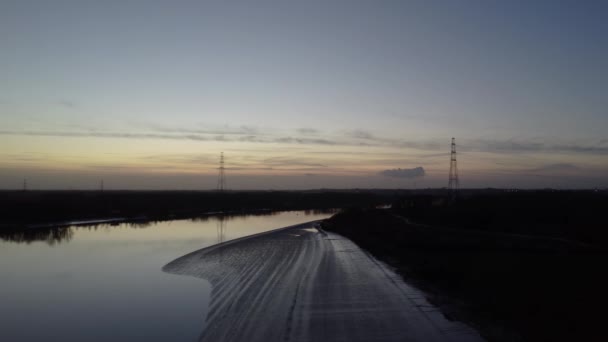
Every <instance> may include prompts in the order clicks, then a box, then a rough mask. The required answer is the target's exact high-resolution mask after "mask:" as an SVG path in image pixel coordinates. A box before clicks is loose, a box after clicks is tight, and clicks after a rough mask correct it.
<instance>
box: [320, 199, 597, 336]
mask: <svg viewBox="0 0 608 342" xmlns="http://www.w3.org/2000/svg"><path fill="white" fill-rule="evenodd" d="M607 204H608V201H607V197H606V195H605V194H603V193H594V192H559V193H556V192H546V191H545V192H524V193H502V194H496V193H493V194H488V193H484V194H469V196H464V197H462V198H459V199H457V200H456V201H455V202H449V201H446V200H445V198H442V197H440V196H432V195H422V196H418V195H417V196H409V197H403V198H401V199H400V200H399V201H397V202H396V203H395V205H394V206H393V208H392V209H390V210H378V209H352V210H347V211H344V212H342V213H339V214H336V215H335V216H333V217H332V218H331V219H329V220H327V221H326V222H325V223H324V227H325V228H326V229H327V230H331V231H335V232H337V233H339V234H342V235H344V236H347V237H349V238H350V239H352V240H353V241H355V242H356V243H357V244H359V245H360V246H361V247H363V248H366V249H367V250H369V251H371V252H372V253H373V254H375V255H376V256H377V257H379V258H381V259H382V260H384V261H386V262H388V263H389V264H391V265H393V266H395V267H396V268H397V270H398V271H399V273H401V274H402V276H403V277H404V278H406V279H407V280H408V281H410V282H414V283H415V284H417V285H419V286H420V287H422V288H423V289H424V290H426V291H427V292H428V293H429V294H430V296H431V300H432V301H434V302H435V304H437V305H439V306H441V307H442V308H443V311H444V312H445V313H446V314H447V315H448V316H452V317H454V318H457V319H460V320H464V321H467V322H469V323H470V324H472V325H474V326H476V327H477V328H478V329H480V331H481V333H482V334H483V335H484V337H486V338H487V339H488V340H490V341H607V340H608V331H607V330H606V329H605V327H604V321H605V317H606V313H605V310H606V307H607V306H608V294H607V293H606V291H607V290H608V268H607V267H606V266H607V265H608V252H607V251H608V243H607V241H608V239H607V238H606V237H607V236H608V232H607V228H608V225H607V224H606V222H605V219H604V217H603V213H604V212H605V210H606V208H607Z"/></svg>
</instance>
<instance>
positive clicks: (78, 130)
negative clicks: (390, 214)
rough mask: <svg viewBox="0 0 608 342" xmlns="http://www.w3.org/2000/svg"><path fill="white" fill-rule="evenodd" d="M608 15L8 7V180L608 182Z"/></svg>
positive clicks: (182, 4)
mask: <svg viewBox="0 0 608 342" xmlns="http://www.w3.org/2000/svg"><path fill="white" fill-rule="evenodd" d="M607 9H608V6H607V5H606V3H605V2H593V1H571V2H569V1H560V2H555V1H535V2H529V1H502V2H499V1H301V2H295V1H272V2H271V1H256V2H251V1H249V2H244V1H235V2H232V1H107V2H94V1H90V2H88V1H52V2H49V1H3V2H2V4H0V47H1V48H0V75H1V78H2V82H1V83H0V126H1V127H0V161H2V162H1V163H0V188H13V187H17V186H19V184H20V183H21V180H22V179H23V178H28V179H29V180H30V182H31V183H32V184H33V185H32V186H35V187H38V188H70V187H72V188H93V187H95V186H97V184H98V183H99V182H98V180H99V179H101V178H104V179H107V181H106V183H107V184H108V186H109V187H112V186H113V187H115V188H196V189H199V188H201V189H205V188H212V187H213V186H214V184H215V177H216V173H217V169H216V168H217V160H218V156H219V153H220V152H221V151H224V152H225V153H226V156H227V167H228V168H229V174H230V176H231V177H230V178H229V179H230V181H229V187H232V188H279V189H285V188H318V187H422V186H424V187H426V186H432V187H439V186H445V184H446V183H447V172H448V168H449V159H448V156H447V153H448V152H449V144H450V139H451V137H452V136H454V137H456V139H457V143H458V148H459V151H460V152H461V154H460V155H459V163H460V165H459V166H460V170H461V178H462V183H463V186H469V187H485V186H500V187H511V186H517V187H547V186H550V187H596V186H600V187H602V186H606V185H607V183H608V176H606V174H607V172H606V171H608V170H607V169H608V136H607V135H606V133H605V128H606V127H608V113H607V108H608V96H606V94H607V93H608V62H607V61H608V21H606V20H605V13H606V10H607ZM418 167H422V168H423V169H424V170H425V173H424V176H420V175H419V173H405V174H416V175H418V176H416V177H390V176H386V175H387V174H389V175H390V174H395V173H391V172H388V173H386V172H383V171H386V170H393V169H406V170H409V169H416V168H418Z"/></svg>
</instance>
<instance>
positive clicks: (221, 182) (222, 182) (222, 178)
mask: <svg viewBox="0 0 608 342" xmlns="http://www.w3.org/2000/svg"><path fill="white" fill-rule="evenodd" d="M225 189H226V174H225V169H224V152H222V153H221V154H220V173H219V175H218V178H217V190H218V191H224V190H225Z"/></svg>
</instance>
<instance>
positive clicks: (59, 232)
mask: <svg viewBox="0 0 608 342" xmlns="http://www.w3.org/2000/svg"><path fill="white" fill-rule="evenodd" d="M337 211H338V210H337V209H311V210H303V211H301V212H302V213H304V215H305V216H312V215H322V214H334V213H336V212H337ZM281 213H283V212H281V211H270V210H268V211H256V212H254V213H251V212H250V213H213V214H206V215H201V216H196V217H191V218H188V220H189V221H191V222H200V223H204V222H208V221H217V243H222V242H224V241H226V233H227V222H228V221H229V220H232V219H235V218H247V217H256V216H277V215H280V214H281ZM161 222H166V220H131V221H125V222H124V224H125V225H126V226H128V227H129V228H133V229H145V228H148V227H150V226H154V225H156V224H158V223H161ZM117 225H118V223H116V222H113V223H99V224H87V225H73V226H57V227H45V228H36V229H33V228H32V229H21V230H11V231H6V232H3V231H0V240H2V241H7V242H14V243H25V244H30V243H32V242H46V243H47V244H48V245H49V246H55V245H58V244H61V243H67V242H70V241H71V240H72V238H73V237H74V233H75V230H77V229H78V230H89V231H91V230H93V231H97V230H98V229H108V228H111V227H114V226H117Z"/></svg>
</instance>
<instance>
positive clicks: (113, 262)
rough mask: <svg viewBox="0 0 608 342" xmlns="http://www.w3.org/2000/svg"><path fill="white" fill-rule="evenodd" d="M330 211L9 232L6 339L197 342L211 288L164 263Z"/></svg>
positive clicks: (0, 278)
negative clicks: (164, 269)
mask: <svg viewBox="0 0 608 342" xmlns="http://www.w3.org/2000/svg"><path fill="white" fill-rule="evenodd" d="M328 216H330V214H323V213H311V212H303V211H293V212H281V213H274V214H271V215H264V216H237V217H229V218H223V219H220V218H208V219H205V220H175V221H167V222H158V223H149V224H138V225H133V224H120V225H117V226H110V225H97V226H87V227H69V228H62V229H55V230H47V231H41V232H38V233H36V234H29V235H27V236H19V235H9V236H0V303H1V305H0V340H2V341H34V340H36V341H39V340H41V339H44V340H56V341H196V340H197V338H198V336H199V334H200V333H201V331H202V329H203V328H204V326H205V317H206V314H207V307H208V300H209V294H210V291H211V288H210V285H209V283H207V282H206V281H204V280H200V279H196V278H190V277H183V276H176V275H171V274H167V273H163V272H162V271H161V268H162V267H163V266H164V265H165V264H167V263H169V262H170V261H172V260H174V259H176V258H178V257H180V256H182V255H184V254H187V253H190V252H192V251H195V250H198V249H200V248H203V247H207V246H210V245H213V244H216V243H218V242H220V241H227V240H231V239H234V238H238V237H242V236H246V235H251V234H255V233H259V232H263V231H267V230H270V229H274V228H279V227H284V226H289V225H293V224H296V223H301V222H306V221H312V220H317V219H323V218H326V217H328Z"/></svg>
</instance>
